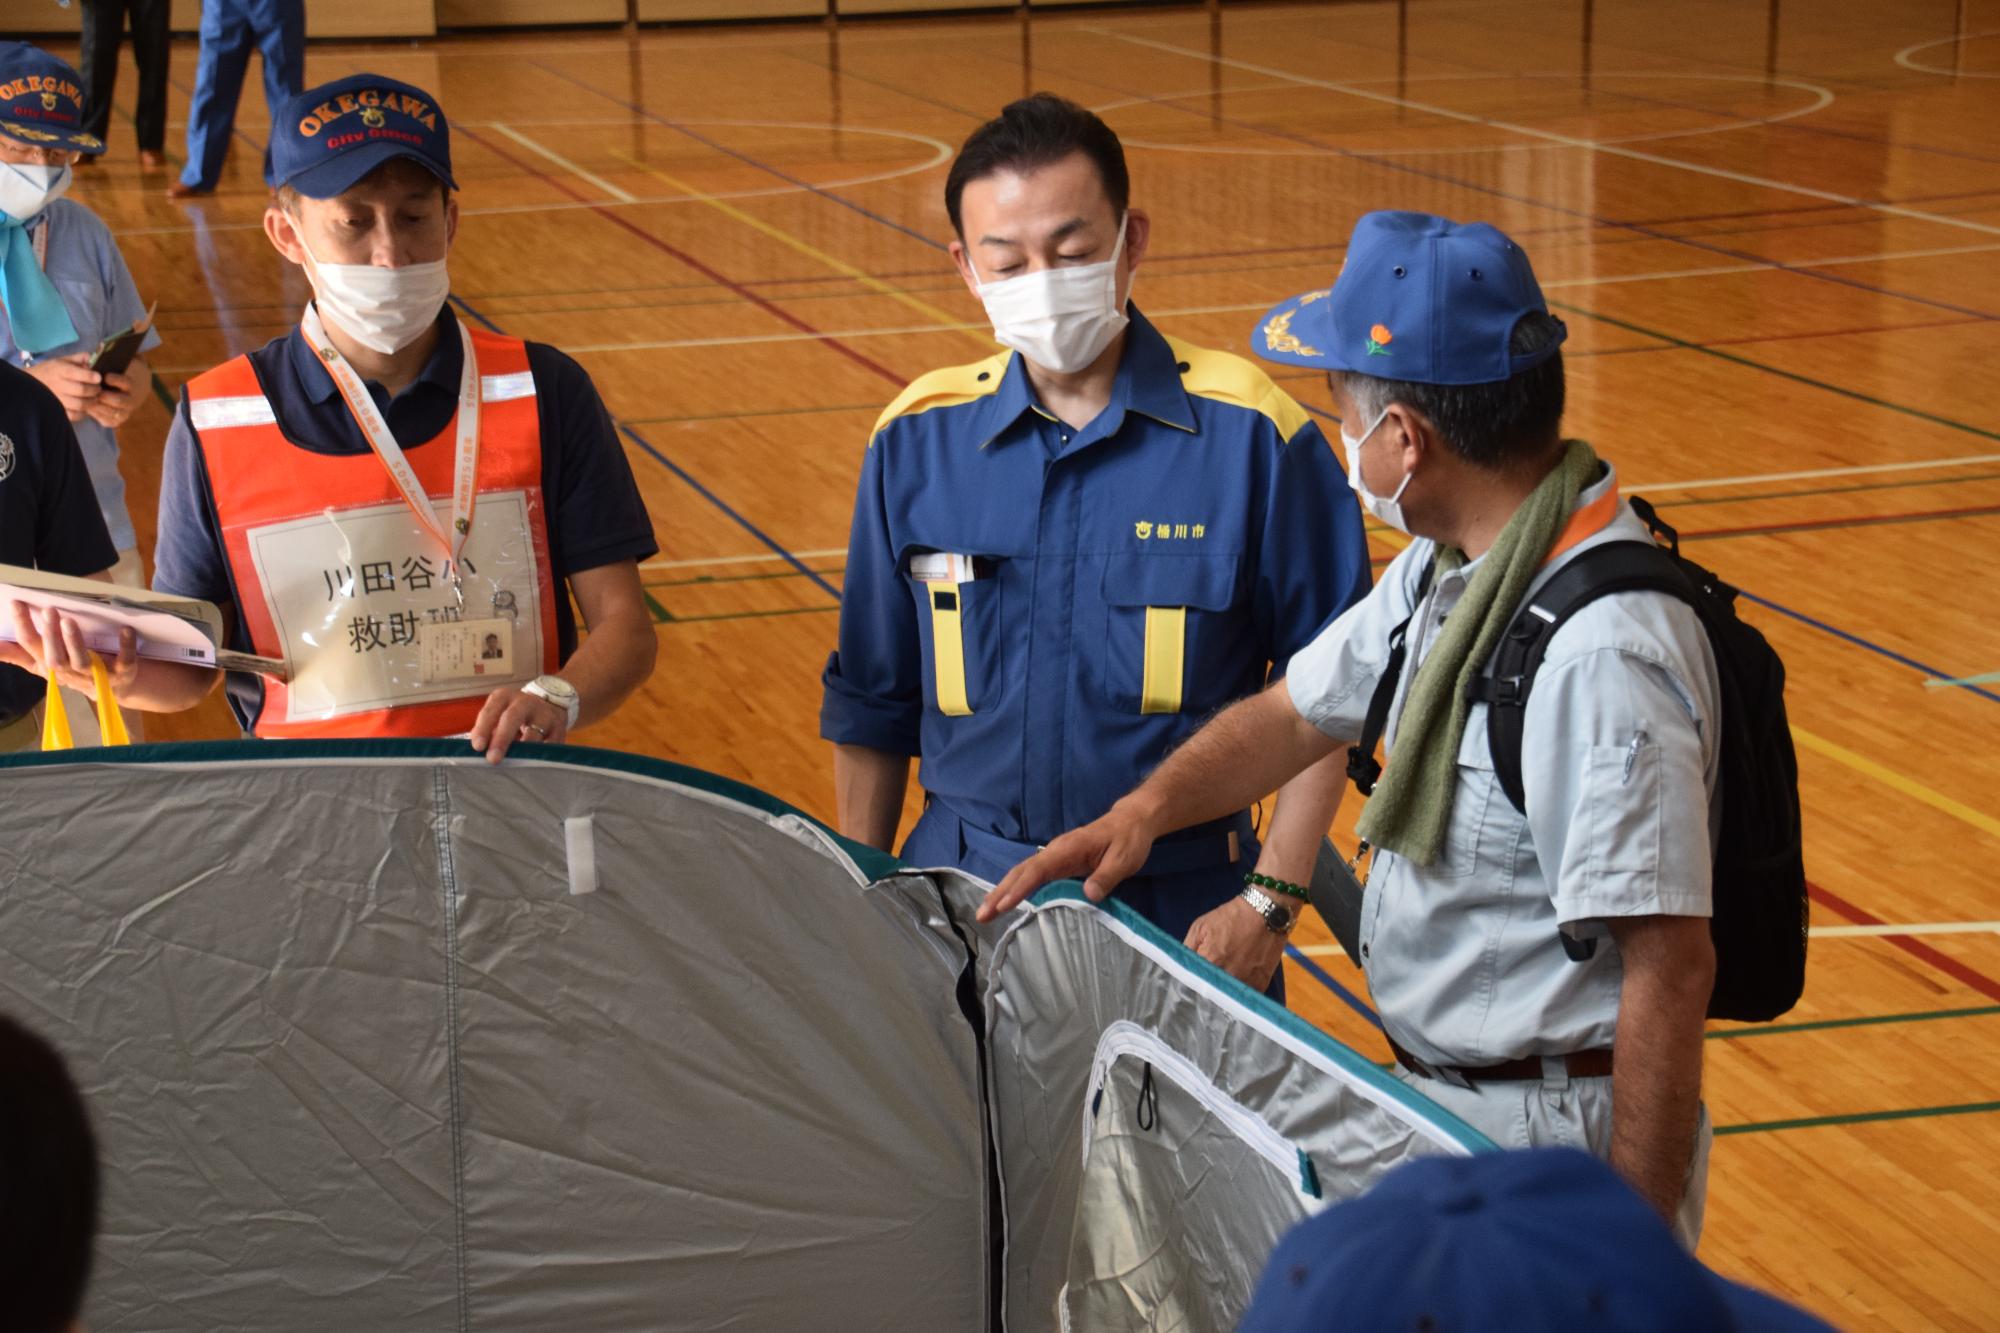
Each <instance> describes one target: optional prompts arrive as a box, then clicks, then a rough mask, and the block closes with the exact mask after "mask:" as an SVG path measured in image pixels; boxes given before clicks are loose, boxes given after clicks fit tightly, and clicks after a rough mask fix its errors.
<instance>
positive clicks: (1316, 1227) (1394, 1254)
mask: <svg viewBox="0 0 2000 1333" xmlns="http://www.w3.org/2000/svg"><path fill="white" fill-rule="evenodd" d="M1357 1328H1365V1329H1376V1330H1384V1333H1387V1330H1398V1331H1401V1330H1416V1329H1433V1330H1436V1333H1544V1331H1546V1333H1600V1330H1601V1331H1602V1333H1685V1331H1686V1330H1690V1329H1700V1330H1702V1331H1703V1333H1832V1326H1831V1325H1829V1324H1826V1323H1823V1322H1821V1321H1820V1320H1818V1319H1816V1318H1814V1317H1813V1316H1811V1315H1809V1314H1807V1313H1805V1312H1804V1311H1803V1310H1799V1309H1797V1308H1795V1307H1793V1306H1790V1305H1787V1304H1785V1303H1784V1302H1783V1301H1780V1300H1778V1299H1777V1298H1776V1297H1773V1296H1767V1295H1765V1294H1764V1293H1763V1292H1760V1291H1756V1290H1753V1289H1752V1288H1749V1287H1745V1286H1740V1285H1738V1284H1737V1283H1734V1282H1730V1281H1728V1280H1726V1279H1724V1278H1722V1277H1719V1276H1718V1275H1716V1274H1715V1273H1714V1272H1712V1271H1710V1270H1709V1269H1708V1268H1706V1267H1704V1266H1703V1265H1702V1264H1701V1262H1700V1261H1699V1260H1697V1259H1696V1258H1695V1257H1694V1256H1693V1255H1691V1254H1689V1253H1688V1252H1687V1251H1686V1250H1685V1249H1683V1248H1682V1247H1681V1244H1680V1242H1679V1241H1678V1240H1676V1239H1675V1238H1674V1233H1673V1232H1672V1231H1671V1230H1670V1229H1669V1228H1668V1227H1667V1224H1666V1223H1665V1222H1663V1221H1661V1219H1660V1215H1659V1214H1658V1213H1656V1212H1654V1211H1653V1208H1652V1205H1651V1204H1648V1203H1647V1202H1646V1201H1645V1200H1644V1199H1642V1198H1640V1197H1639V1195H1638V1194H1637V1193H1635V1192H1634V1191H1633V1190H1632V1188H1631V1187H1630V1186H1629V1185H1627V1184H1625V1182H1624V1181H1623V1180H1621V1179H1619V1177H1618V1175H1617V1173H1616V1172H1614V1171H1612V1169H1611V1168H1610V1167H1609V1166H1606V1165H1605V1164H1604V1163H1603V1162H1600V1161H1598V1160H1597V1159H1596V1158H1595V1157H1592V1156H1591V1155H1590V1154H1588V1153H1584V1152H1579V1151H1578V1150H1576V1149H1574V1148H1538V1149H1531V1150H1528V1151H1524V1152H1501V1153H1480V1154H1477V1155H1474V1156H1471V1157H1425V1158H1420V1159H1418V1160H1417V1161H1414V1162H1411V1163H1408V1164H1407V1165H1404V1166H1401V1167H1398V1168H1397V1169H1396V1170H1394V1171H1392V1172H1390V1173H1389V1174H1388V1175H1387V1176H1384V1177H1383V1178H1382V1181H1381V1183H1380V1184H1378V1185H1377V1186H1376V1187H1375V1188H1374V1189H1373V1190H1371V1191H1369V1192H1368V1193H1367V1194H1364V1195H1362V1196H1361V1197H1360V1198H1358V1199H1355V1200H1353V1201H1351V1202H1348V1203H1343V1204H1338V1205H1336V1206H1334V1207H1332V1208H1329V1209H1327V1210H1326V1211H1325V1212H1323V1213H1320V1214H1319V1215H1318V1216H1316V1217H1311V1218H1308V1219H1307V1220H1306V1221H1304V1222H1301V1223H1300V1224H1299V1225H1298V1226H1296V1227H1294V1228H1293V1229H1292V1230H1291V1232H1290V1233H1289V1234H1287V1235H1286V1236H1285V1238H1284V1239H1283V1240H1281V1241H1279V1242H1278V1248H1277V1249H1276V1250H1275V1251H1274V1252H1273V1253H1272V1255H1271V1262H1270V1264H1269V1266H1268V1267H1266V1268H1265V1270H1264V1276H1263V1278H1262V1279H1261V1280H1260V1281H1259V1282H1258V1284H1257V1290H1256V1293H1255V1294H1254V1295H1253V1296H1252V1297H1251V1301H1250V1312H1249V1314H1248V1315H1246V1316H1245V1317H1244V1320H1243V1323H1242V1325H1241V1327H1240V1329H1239V1330H1238V1333H1334V1330H1342V1329H1357Z"/></svg>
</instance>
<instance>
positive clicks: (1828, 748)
mask: <svg viewBox="0 0 2000 1333" xmlns="http://www.w3.org/2000/svg"><path fill="white" fill-rule="evenodd" d="M1792 739H1793V740H1795V741H1797V742H1798V744H1799V745H1801V746H1803V747H1804V748H1806V749H1808V750H1811V751H1812V752H1813V753H1814V754H1817V755H1822V756H1824V757H1826V758H1828V759H1832V760H1834V761H1836V762H1838V763H1841V764H1845V765H1846V766H1847V767H1849V768H1851V769H1853V770H1854V771H1855V772H1857V773H1860V774H1862V775H1863V776H1864V777H1868V778H1872V779H1874V780H1875V781H1876V782H1879V783H1881V784H1882V785H1883V786H1885V787H1888V788H1889V789H1891V790H1892V791H1898V792H1901V793H1902V794H1903V795H1905V796H1907V797H1909V798H1910V799H1911V800H1914V801H1918V802H1921V803H1922V804H1924V805H1928V806H1930V807H1931V808H1932V809H1933V810H1938V811H1942V812H1943V813H1945V814H1947V815H1950V816H1951V817H1952V818H1953V819H1956V820H1958V821H1959V822H1960V823H1964V824H1970V825H1971V826H1972V827H1973V828H1976V829H1978V830H1979V831H1980V832H1982V833H1985V834H1987V835H1988V836H1990V837H1994V838H2000V819H1995V818H1994V817H1993V816H1992V815H1989V814H1987V813H1986V812H1985V811H1983V810H1975V809H1973V808H1972V807H1971V806H1969V805H1967V804H1965V803H1964V802H1963V801H1958V800H1954V799H1952V798H1951V797H1949V796H1946V795H1945V794H1944V793H1943V792H1941V791H1938V790H1937V789H1936V788H1934V787H1927V786H1925V785H1924V784H1923V783H1921V782H1918V781H1917V780H1916V779H1915V778H1913V777H1909V776H1907V775H1905V774H1902V773H1898V772H1897V771H1896V770H1895V769H1893V768H1890V767H1889V766H1887V765H1886V764H1882V763H1879V762H1877V761H1876V760H1873V759H1870V758H1869V757H1868V756H1867V755H1865V754H1858V753H1856V752H1855V751H1853V750H1850V749H1848V748H1847V747H1846V746H1844V745H1839V744H1836V743H1835V742H1833V741H1830V740H1828V739H1826V738H1825V737H1824V736H1820V735H1818V734H1816V733H1814V732H1810V731H1806V730H1804V729H1803V728H1801V727H1799V726H1797V725H1796V724H1795V725H1793V727H1792ZM1868 924H1870V925H1880V924H1882V923H1881V922H1874V921H1871V922H1869V923H1868Z"/></svg>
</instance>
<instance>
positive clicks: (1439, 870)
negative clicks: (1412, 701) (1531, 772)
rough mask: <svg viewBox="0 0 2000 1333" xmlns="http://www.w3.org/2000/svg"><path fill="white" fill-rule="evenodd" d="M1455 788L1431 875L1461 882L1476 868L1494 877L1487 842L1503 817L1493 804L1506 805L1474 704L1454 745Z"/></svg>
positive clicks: (1479, 707)
mask: <svg viewBox="0 0 2000 1333" xmlns="http://www.w3.org/2000/svg"><path fill="white" fill-rule="evenodd" d="M1456 777H1457V779H1458V786H1457V788H1456V789H1455V790H1454V791H1453V792H1452V794H1451V818H1450V820H1449V821H1448V822H1447V823H1446V825H1445V837H1444V860H1443V862H1442V863H1441V864H1440V865H1438V866H1437V867H1436V868H1435V869H1434V870H1433V872H1432V877H1433V878H1437V879H1463V878H1465V877H1466V876H1467V875H1469V874H1471V873H1472V872H1473V870H1474V869H1475V868H1476V867H1482V866H1483V870H1482V871H1481V873H1485V874H1493V873H1498V872H1499V870H1500V866H1499V865H1498V864H1497V863H1496V859H1495V858H1494V857H1492V856H1491V855H1489V852H1490V849H1489V848H1488V846H1487V840H1488V838H1490V837H1494V836H1497V834H1498V832H1499V830H1498V829H1497V828H1496V827H1495V826H1496V825H1498V824H1499V823H1501V822H1502V820H1501V818H1500V816H1501V815H1502V814H1503V813H1511V807H1508V809H1507V810H1506V811H1496V810H1495V809H1494V808H1493V803H1494V801H1496V800H1498V801H1499V802H1500V803H1501V804H1502V805H1503V806H1505V805H1506V802H1507V797H1506V795H1505V793H1503V792H1501V790H1500V779H1499V777H1498V775H1497V774H1496V772H1495V770H1494V767H1493V752H1492V749H1491V747H1490V746H1488V745H1487V743H1486V707H1485V705H1483V704H1475V705H1474V706H1473V708H1472V710H1471V712H1470V713H1468V714H1467V716H1466V719H1465V735H1464V737H1463V738H1462V739H1461V740H1460V741H1459V744H1458V764H1457V768H1456Z"/></svg>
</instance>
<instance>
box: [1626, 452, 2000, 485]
mask: <svg viewBox="0 0 2000 1333" xmlns="http://www.w3.org/2000/svg"><path fill="white" fill-rule="evenodd" d="M1984 463H2000V454H1968V455H1965V456H1963V457H1959V458H1925V459H1918V460H1916V461H1915V462H1910V463H1866V464H1863V465H1861V466H1858V467H1818V468H1809V469H1807V470H1806V471H1803V472H1759V473H1754V474H1749V475H1745V476H1741V477H1704V478H1702V479H1701V480H1699V481H1642V482H1638V483H1636V484H1635V485H1634V486H1633V487H1632V489H1633V490H1643V491H1705V490H1709V489H1711V488H1712V487H1716V486H1754V485H1758V484H1761V483H1763V482H1767V481H1818V480H1820V479H1821V478H1824V477H1865V476H1869V475H1871V474H1873V473H1877V472H1921V471H1923V470H1924V469H1926V468H1934V467H1935V468H1948V467H1977V466H1979V465H1981V464H1984Z"/></svg>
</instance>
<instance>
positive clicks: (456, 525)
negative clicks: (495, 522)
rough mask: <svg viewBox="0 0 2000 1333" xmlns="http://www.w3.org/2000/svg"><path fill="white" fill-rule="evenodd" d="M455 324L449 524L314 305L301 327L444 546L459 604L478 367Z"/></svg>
mask: <svg viewBox="0 0 2000 1333" xmlns="http://www.w3.org/2000/svg"><path fill="white" fill-rule="evenodd" d="M453 323H455V324H456V325H457V326H458V336H459V341H460V343H461V344H462V345H463V347H464V352H465V356H464V361H463V364H462V366H461V368H460V371H459V377H458V417H457V423H458V430H457V436H458V457H457V460H456V462H455V463H454V464H453V471H452V492H451V526H450V527H449V528H447V527H446V526H445V525H444V523H443V522H442V521H441V520H440V519H439V518H438V513H437V506H436V505H434V504H432V503H431V497H430V495H429V494H428V493H427V492H426V491H425V490H424V487H423V483H421V482H420V481H418V480H417V474H416V472H415V471H414V470H413V469H412V468H411V467H410V461H409V459H408V458H407V457H406V456H405V455H404V453H403V446H402V445H400V444H397V443H396V437H395V436H394V435H392V434H390V433H389V423H388V422H386V421H384V420H383V419H382V413H381V412H380V411H378V410H377V409H376V407H375V400H374V399H373V398H371V397H370V396H369V394H368V386H367V385H365V384H363V383H362V382H361V376H360V375H358V374H356V373H355V370H354V367H353V366H352V365H350V364H349V363H348V360H347V358H346V357H344V356H342V355H341V354H340V352H339V351H338V350H337V349H336V348H335V347H334V345H333V344H332V343H331V342H329V341H328V340H327V336H326V326H325V325H324V324H322V323H321V322H320V317H319V311H318V309H317V308H315V307H313V306H310V305H308V306H307V307H306V314H305V318H304V319H303V320H302V321H300V325H299V327H300V331H301V332H303V333H304V334H305V338H306V345H307V346H309V347H311V348H312V349H313V352H314V353H315V354H316V355H317V356H318V357H319V359H320V364H321V365H323V366H325V367H326V373H327V374H329V375H331V376H332V377H333V383H334V387H335V388H337V389H339V390H340V396H341V397H342V398H343V399H345V400H346V402H347V410H348V411H349V412H350V413H352V414H353V416H354V421H355V424H356V425H358V426H360V427H361V433H362V434H363V435H364V436H366V437H367V439H368V445H369V447H370V448H371V449H373V450H374V451H375V456H376V457H377V458H379V459H381V460H382V466H383V467H384V468H386V469H388V472H389V479H390V480H391V481H393V482H395V483H396V489H397V490H398V491H400V492H402V496H403V502H404V503H405V504H407V505H409V507H410V512H412V513H414V514H415V515H416V516H417V521H418V522H419V523H421V524H423V526H424V528H425V530H426V531H428V532H429V533H430V534H431V536H433V537H435V538H436V539H437V542H438V545H439V546H441V547H443V548H444V553H445V559H446V561H447V565H446V569H447V572H448V575H449V578H450V581H451V587H452V591H453V593H454V594H456V595H457V597H458V599H459V602H460V604H461V605H462V604H463V603H464V601H465V593H464V590H463V587H462V583H463V580H462V577H461V575H460V573H459V568H458V565H459V554H460V553H461V552H462V551H464V550H465V542H466V538H467V537H468V536H469V535H470V534H471V532H472V510H473V506H474V504H475V503H476V502H477V500H478V474H479V365H478V363H477V362H476V361H475V360H474V357H473V351H472V331H471V330H470V329H467V328H466V327H465V321H464V320H462V319H454V320H453Z"/></svg>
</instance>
